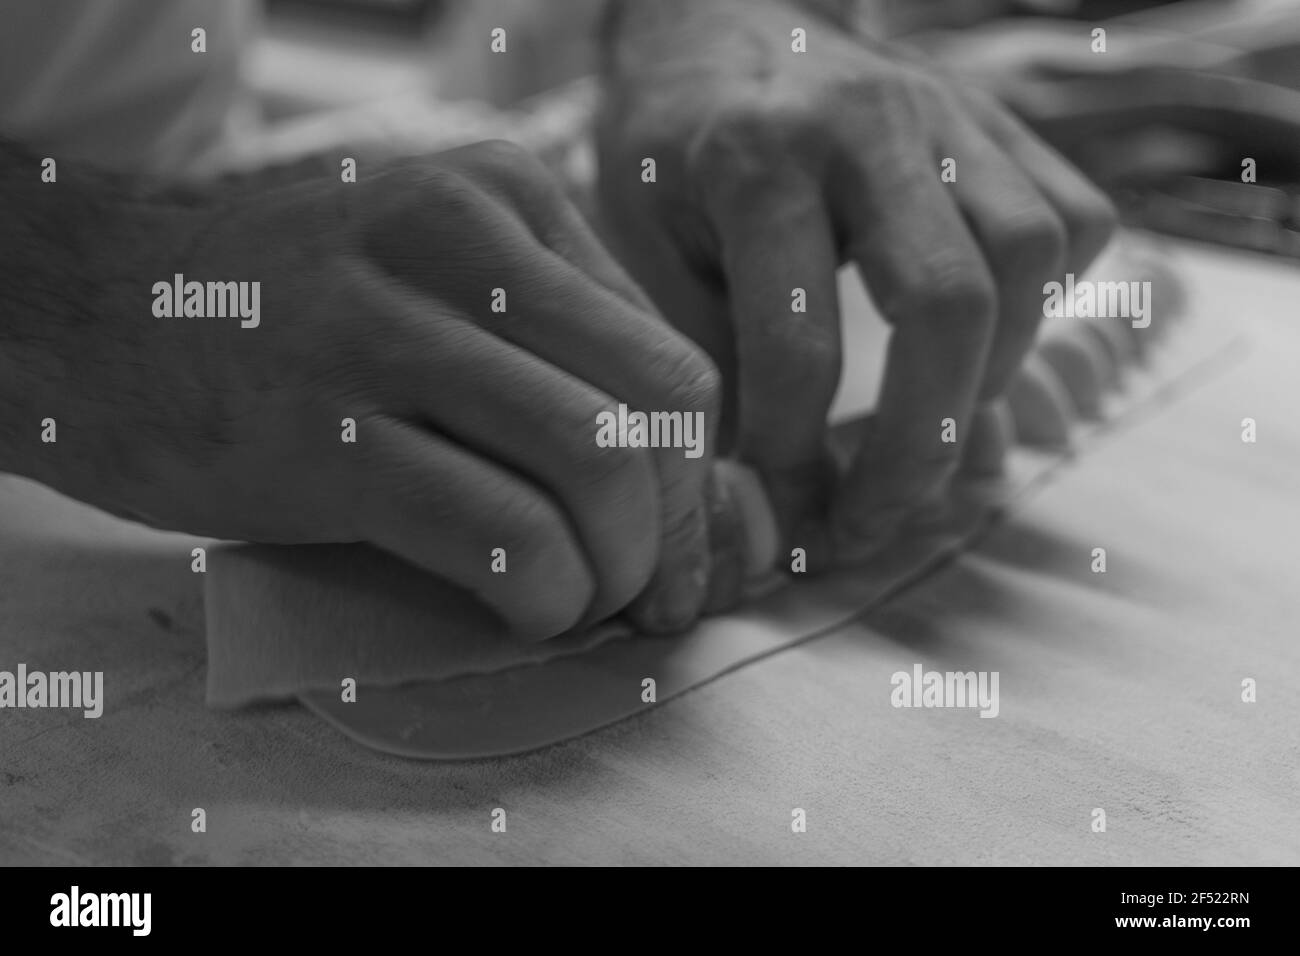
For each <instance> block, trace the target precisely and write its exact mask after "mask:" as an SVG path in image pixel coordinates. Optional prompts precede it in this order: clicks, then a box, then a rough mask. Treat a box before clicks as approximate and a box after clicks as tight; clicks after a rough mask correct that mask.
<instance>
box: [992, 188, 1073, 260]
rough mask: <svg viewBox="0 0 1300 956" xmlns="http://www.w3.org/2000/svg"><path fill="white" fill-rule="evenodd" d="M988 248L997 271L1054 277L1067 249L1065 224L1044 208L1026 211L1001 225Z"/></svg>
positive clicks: (1048, 209)
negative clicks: (1052, 274) (998, 268)
mask: <svg viewBox="0 0 1300 956" xmlns="http://www.w3.org/2000/svg"><path fill="white" fill-rule="evenodd" d="M990 245H991V246H992V247H993V248H992V249H990V252H992V254H993V257H994V259H995V261H996V262H997V263H998V265H999V267H1000V268H1002V269H1004V270H1010V271H1013V272H1014V273H1015V274H1018V275H1023V274H1024V273H1030V274H1032V275H1035V276H1037V275H1040V274H1046V273H1055V272H1056V271H1057V270H1058V269H1059V268H1060V266H1061V264H1062V263H1063V261H1064V258H1065V250H1066V248H1067V245H1068V237H1067V234H1066V227H1065V223H1064V222H1063V221H1062V220H1061V218H1060V217H1059V216H1057V215H1056V214H1055V213H1054V212H1053V211H1052V210H1051V209H1050V208H1048V207H1046V206H1045V205H1043V206H1039V207H1035V208H1032V209H1028V210H1025V211H1024V212H1023V213H1022V214H1020V215H1018V216H1015V217H1013V218H1012V219H1010V220H1009V221H1008V222H1007V223H1005V224H1004V226H1003V228H1001V229H1000V230H999V231H998V232H997V234H996V236H995V237H994V239H993V240H992V242H991V243H990Z"/></svg>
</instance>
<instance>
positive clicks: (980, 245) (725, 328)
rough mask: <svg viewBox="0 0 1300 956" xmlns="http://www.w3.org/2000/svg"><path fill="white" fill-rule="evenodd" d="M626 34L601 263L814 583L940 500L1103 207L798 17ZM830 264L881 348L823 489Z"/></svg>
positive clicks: (617, 79) (637, 9)
mask: <svg viewBox="0 0 1300 956" xmlns="http://www.w3.org/2000/svg"><path fill="white" fill-rule="evenodd" d="M623 13H624V23H623V25H622V28H621V32H620V36H619V37H617V38H616V39H615V42H614V49H613V51H612V52H613V55H612V56H611V61H612V66H611V67H610V70H609V77H608V79H609V83H608V89H607V93H608V95H607V99H606V104H605V108H604V110H603V112H602V116H601V119H600V122H599V124H598V143H599V149H600V153H601V156H600V160H601V197H600V198H601V201H602V205H603V211H604V213H605V214H606V216H607V218H608V225H609V226H610V227H611V230H612V232H613V235H612V236H611V237H610V241H611V242H612V243H613V244H614V246H615V249H616V251H617V252H619V253H620V254H621V255H622V258H623V260H624V262H625V263H626V264H627V265H628V267H629V269H630V271H631V272H632V273H633V275H634V277H635V278H636V279H637V280H638V281H639V282H640V283H641V284H642V286H643V287H644V288H646V290H647V291H648V292H649V293H650V295H651V297H652V298H653V299H654V300H655V301H656V304H657V305H658V306H659V308H660V309H661V311H662V312H663V313H664V314H665V315H666V316H667V318H668V319H669V321H671V322H673V323H674V324H676V325H677V326H678V327H679V328H680V329H682V330H683V331H684V332H686V334H687V335H689V336H691V337H692V338H693V339H695V341H696V342H698V343H699V344H700V345H702V346H703V347H704V348H705V350H706V351H708V352H709V353H710V355H711V356H712V357H713V359H714V362H715V364H717V366H718V367H719V369H720V370H721V371H722V373H723V381H724V383H725V391H724V405H723V420H722V425H721V428H722V439H721V442H722V444H721V445H720V450H726V447H727V445H728V444H731V445H733V446H734V450H736V451H737V452H738V453H739V455H740V457H741V458H743V459H744V460H746V461H747V462H749V463H751V464H752V465H754V466H755V467H756V468H757V469H758V471H759V472H760V474H761V475H762V477H763V479H764V483H765V484H766V486H767V489H768V492H769V495H770V496H771V498H772V502H773V506H774V508H775V509H776V511H777V518H778V522H779V523H780V525H781V528H782V532H783V538H784V542H785V545H786V547H790V546H792V545H804V546H807V544H809V543H815V545H816V546H819V548H820V553H819V554H818V555H817V556H816V557H815V558H813V550H812V549H811V548H810V549H809V556H810V558H813V561H814V563H820V564H823V566H824V564H825V563H826V560H825V559H826V557H827V556H828V555H829V556H830V557H831V559H832V560H833V561H835V562H845V561H853V560H857V559H860V558H861V557H863V556H865V555H866V554H869V553H874V551H876V550H878V549H879V548H880V547H881V546H882V545H883V544H884V543H885V542H886V541H887V540H888V539H889V536H890V535H891V534H892V533H893V532H894V531H896V530H897V528H898V527H899V525H900V524H901V522H902V520H903V519H904V518H905V517H906V516H908V515H910V514H913V513H915V512H916V511H918V510H922V511H928V510H929V509H930V508H931V507H932V506H937V505H941V504H942V502H943V501H944V500H945V498H946V494H945V492H946V485H947V482H948V479H949V478H950V477H951V475H952V473H953V471H954V470H955V469H956V467H957V465H958V463H959V460H960V457H961V454H962V445H963V443H964V441H965V439H966V437H967V436H969V435H971V434H972V433H976V432H979V431H981V429H980V428H979V427H977V426H978V422H977V420H976V416H977V414H979V409H981V408H982V407H983V406H984V403H987V402H989V401H991V400H993V399H995V398H996V397H998V396H999V395H1001V394H1002V393H1003V391H1004V389H1005V388H1006V387H1007V385H1008V383H1009V381H1010V379H1011V377H1012V376H1013V375H1014V373H1015V371H1016V369H1017V368H1018V366H1019V364H1020V361H1021V359H1022V358H1023V356H1024V354H1025V352H1026V351H1027V350H1028V348H1029V346H1030V344H1031V343H1032V340H1033V337H1034V335H1035V332H1036V329H1037V325H1038V322H1039V319H1040V318H1041V316H1042V286H1043V284H1044V282H1046V281H1048V280H1049V279H1050V278H1052V277H1056V276H1059V275H1061V274H1062V273H1064V272H1075V273H1079V272H1082V271H1083V269H1084V268H1085V267H1086V266H1087V265H1088V263H1089V262H1091V260H1092V259H1093V258H1094V257H1095V256H1096V254H1097V253H1098V252H1099V251H1100V249H1101V248H1102V246H1103V245H1104V244H1105V242H1106V241H1107V239H1108V237H1109V235H1110V232H1111V229H1112V227H1113V221H1114V212H1113V210H1112V208H1111V206H1110V203H1109V202H1108V201H1107V200H1106V198H1105V197H1104V196H1103V195H1102V194H1101V193H1100V192H1099V191H1098V190H1097V189H1096V188H1095V187H1093V186H1092V185H1091V184H1090V183H1089V182H1088V181H1087V180H1086V179H1084V177H1083V176H1082V175H1081V174H1079V173H1078V172H1077V171H1075V170H1074V169H1073V168H1072V167H1071V166H1070V165H1069V164H1068V163H1067V162H1065V161H1064V160H1063V159H1062V158H1061V157H1060V156H1059V155H1058V154H1056V153H1055V152H1053V151H1052V150H1051V149H1050V148H1049V147H1047V146H1045V145H1044V144H1042V143H1041V142H1040V141H1038V140H1037V139H1036V138H1035V137H1034V136H1033V135H1031V134H1030V133H1028V132H1027V131H1026V130H1025V129H1024V128H1023V127H1022V126H1021V125H1020V124H1019V123H1018V122H1017V121H1016V120H1015V119H1013V118H1012V117H1011V116H1010V115H1009V114H1008V113H1006V112H1005V111H1004V110H1002V109H1001V108H1000V107H999V106H998V105H996V104H995V103H994V102H993V101H991V100H989V99H986V98H979V97H977V96H976V94H974V93H973V92H971V91H967V90H962V89H956V88H953V87H950V86H949V85H947V84H946V83H944V82H943V81H942V80H941V78H940V77H939V76H938V75H937V72H936V71H934V70H931V69H929V68H928V67H926V66H924V65H921V64H918V63H917V62H916V61H915V59H914V58H909V57H904V56H901V55H898V54H896V53H894V52H893V51H891V50H890V49H888V48H886V47H885V46H883V45H880V44H876V43H873V42H871V41H868V40H865V39H862V38H857V37H854V36H850V35H848V34H847V33H845V32H843V31H841V30H839V29H838V28H835V27H832V26H831V25H829V24H827V23H825V22H823V21H820V20H818V19H816V18H815V17H814V16H812V15H811V14H809V13H808V12H807V11H804V10H801V9H799V8H797V7H795V6H794V5H792V4H788V3H783V2H781V0H744V2H736V0H692V2H686V0H676V2H674V0H656V2H652V3H640V2H637V3H631V2H629V3H626V5H625V9H624V11H623ZM796 27H802V28H804V29H805V30H806V31H807V52H803V53H799V52H794V51H793V50H792V44H791V31H792V30H793V29H795V28H796ZM645 158H653V159H654V160H655V163H656V181H655V182H653V183H646V182H643V181H642V175H641V174H642V163H643V160H644V159H645ZM946 158H951V159H955V160H956V172H957V176H956V180H955V181H954V182H945V181H943V180H942V179H941V176H940V173H941V163H942V162H943V160H944V159H946ZM845 262H854V263H856V265H857V266H858V269H859V271H860V272H861V274H862V276H863V279H864V281H865V282H866V284H867V287H868V289H869V290H870V292H871V294H872V297H873V298H874V300H875V301H876V303H877V305H878V306H879V307H880V310H881V312H882V314H883V315H884V316H885V318H886V320H887V321H889V322H890V324H891V325H892V326H893V330H894V331H893V336H892V339H891V342H890V346H889V355H888V358H887V367H886V372H885V379H884V383H883V386H882V390H881V395H880V400H879V404H878V408H877V410H876V414H875V415H874V416H873V423H872V427H871V428H870V430H869V433H868V434H866V435H864V436H863V439H862V444H861V447H860V449H859V450H858V452H857V456H856V459H855V460H854V461H853V463H852V465H851V466H850V468H849V469H848V471H847V472H846V473H845V474H843V475H839V476H837V475H835V474H834V473H833V470H832V469H831V468H830V467H829V465H828V464H827V457H826V454H825V451H824V449H825V437H826V415H827V410H828V408H829V406H830V402H831V400H832V397H833V396H834V393H835V391H836V387H837V383H838V378H839V374H840V363H841V330H840V317H839V306H838V302H837V299H836V284H835V273H836V270H837V268H838V267H839V266H840V265H841V264H843V263H845ZM795 289H803V290H805V292H806V299H807V311H806V312H804V313H799V312H795V311H793V310H792V307H791V303H792V292H793V290H795ZM949 417H950V418H953V419H955V420H956V422H957V426H958V427H957V436H958V442H957V443H955V444H948V443H943V442H941V440H940V431H941V427H940V422H941V420H942V419H944V418H949ZM827 501H830V502H831V507H830V509H829V513H827V509H826V502H827Z"/></svg>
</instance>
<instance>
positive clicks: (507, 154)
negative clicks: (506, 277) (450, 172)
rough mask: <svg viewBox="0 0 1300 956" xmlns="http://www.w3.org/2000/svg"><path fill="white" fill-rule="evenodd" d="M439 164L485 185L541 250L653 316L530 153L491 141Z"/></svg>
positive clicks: (639, 292)
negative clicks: (546, 250)
mask: <svg viewBox="0 0 1300 956" xmlns="http://www.w3.org/2000/svg"><path fill="white" fill-rule="evenodd" d="M440 161H446V162H448V163H449V164H451V165H454V166H456V167H457V168H461V169H462V170H463V171H464V172H465V174H466V175H467V176H469V177H470V178H471V179H473V180H474V181H476V182H483V181H484V180H486V182H487V183H488V184H490V186H491V187H493V188H495V189H496V190H497V191H498V194H499V195H500V196H501V197H502V198H505V199H507V200H508V201H509V203H510V206H511V208H512V209H513V211H514V212H516V213H517V214H518V215H519V216H520V218H521V219H522V221H523V222H524V224H525V225H526V226H527V227H528V229H529V230H530V231H531V232H532V234H533V235H534V236H536V237H537V239H538V241H540V242H541V243H542V244H543V245H545V246H546V247H548V248H549V249H551V250H552V251H553V252H555V253H556V254H557V255H559V256H560V257H562V258H564V259H567V260H568V261H570V262H572V263H574V264H575V265H577V266H578V267H579V268H581V269H582V271H583V272H585V273H587V275H589V276H591V277H592V278H593V279H595V280H596V281H597V282H599V283H600V284H601V285H603V286H604V287H605V288H607V289H609V290H610V291H611V292H615V293H617V294H618V295H620V296H622V297H623V298H624V299H626V300H627V301H628V302H630V303H632V304H633V305H635V306H636V307H637V308H639V309H644V310H645V311H647V312H653V311H654V305H653V304H652V303H651V301H650V299H649V297H648V296H647V295H646V294H645V292H643V291H642V290H641V288H640V287H639V286H638V285H637V284H636V282H635V281H634V280H633V279H632V277H631V276H629V275H628V274H627V272H626V271H625V270H624V269H623V267H622V266H621V265H619V264H618V262H617V260H615V259H614V257H613V256H612V255H610V253H609V251H608V250H606V248H605V247H604V245H603V244H602V243H601V241H600V240H599V239H598V238H597V237H596V234H595V233H594V232H593V231H592V229H591V227H590V225H588V223H587V220H586V219H584V218H583V216H582V213H581V212H579V211H578V208H577V207H576V206H574V204H573V203H572V202H570V201H569V198H568V197H567V196H565V194H564V190H563V189H562V188H561V187H560V184H559V183H558V182H557V181H556V180H555V177H554V176H552V175H551V173H550V171H549V170H548V169H547V168H546V167H545V165H543V164H542V162H541V161H540V160H539V159H537V157H536V156H534V155H533V154H532V153H530V152H529V151H528V150H526V149H524V148H523V147H521V146H517V145H515V144H514V143H510V142H506V141H504V140H493V141H490V142H485V143H476V144H474V145H473V146H468V147H464V148H462V149H457V150H451V151H450V152H447V153H443V154H440Z"/></svg>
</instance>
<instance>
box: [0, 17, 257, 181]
mask: <svg viewBox="0 0 1300 956" xmlns="http://www.w3.org/2000/svg"><path fill="white" fill-rule="evenodd" d="M255 13H256V10H255V9H254V7H253V0H0V134H2V135H4V136H6V137H8V138H11V139H15V140H18V141H20V142H22V143H23V144H24V145H26V146H28V147H29V148H30V149H32V150H34V151H35V152H37V153H39V154H40V155H41V156H52V157H54V158H55V159H61V158H63V157H68V158H72V159H76V158H83V159H87V160H90V161H93V162H95V163H96V164H97V165H100V166H107V167H112V168H117V169H123V170H134V171H137V172H138V171H150V172H170V173H174V172H180V171H183V170H184V169H185V167H186V166H187V165H188V164H189V163H190V162H191V161H193V160H194V159H195V158H196V157H197V156H199V155H201V154H202V153H203V152H204V151H205V150H207V149H209V148H211V147H212V146H213V145H214V144H215V143H216V142H217V141H218V140H219V138H220V137H221V135H222V134H223V132H224V131H225V129H226V126H227V123H228V122H229V120H230V118H231V115H232V110H233V109H234V108H235V107H236V105H237V104H238V103H239V102H240V96H239V94H240V75H239V62H240V57H241V54H242V52H243V50H244V48H245V45H246V43H247V41H248V39H249V38H250V37H251V36H252V33H253V30H254V27H255V23H254V15H255ZM196 27H203V28H204V29H205V30H206V31H207V52H206V53H195V52H193V51H192V49H191V44H192V38H191V31H193V30H194V29H195V28H196Z"/></svg>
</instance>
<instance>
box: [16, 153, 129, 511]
mask: <svg viewBox="0 0 1300 956" xmlns="http://www.w3.org/2000/svg"><path fill="white" fill-rule="evenodd" d="M42 170H43V167H42V158H38V157H36V156H32V155H29V154H27V153H25V152H24V151H20V150H19V149H18V148H16V147H13V146H12V145H10V144H7V143H0V214H3V219H4V221H5V229H4V232H3V235H2V236H0V471H10V472H13V473H15V474H20V475H23V476H25V477H28V478H32V479H34V480H37V481H41V482H43V483H46V484H51V485H54V486H55V487H58V482H57V481H56V480H54V479H55V478H56V477H57V475H56V474H55V472H57V471H59V470H60V469H58V466H57V462H59V461H61V460H63V459H64V458H65V456H64V455H63V454H62V449H59V443H60V442H65V446H64V447H66V439H67V437H68V435H69V434H70V433H72V432H78V431H80V429H81V428H82V426H84V425H85V424H86V422H85V418H86V412H87V410H90V409H94V408H96V407H97V406H98V405H99V404H100V403H102V402H104V401H105V400H107V398H108V396H104V395H98V394H95V388H94V386H93V384H92V383H91V382H89V381H87V380H86V376H85V374H84V373H85V371H86V369H85V363H86V362H87V361H93V360H95V358H96V357H97V356H99V355H100V354H101V353H102V344H103V343H104V341H105V336H111V334H112V332H111V329H110V328H109V326H110V325H111V324H112V321H113V319H112V316H111V314H110V313H111V309H110V308H109V307H108V305H107V302H106V300H105V298H104V296H103V283H102V266H103V263H104V261H105V260H106V259H108V258H109V257H111V256H113V255H114V254H118V253H120V252H121V246H120V245H119V244H118V243H116V242H114V240H113V239H112V236H113V235H115V234H116V231H117V230H116V228H115V225H114V224H115V223H116V221H117V220H118V219H119V213H118V211H117V210H116V208H115V206H116V200H114V199H108V198H106V197H111V196H114V195H115V194H117V193H118V192H119V190H118V188H117V186H118V184H117V183H115V182H108V181H105V182H103V183H94V182H90V181H88V179H87V178H86V177H85V175H84V174H80V173H79V172H78V171H77V170H74V169H72V168H70V163H65V164H59V163H58V161H57V158H56V165H55V167H54V176H55V178H54V180H53V181H49V182H47V181H44V180H43V178H42ZM47 420H52V422H53V428H50V427H49V423H48V421H47ZM51 439H53V441H51Z"/></svg>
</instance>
